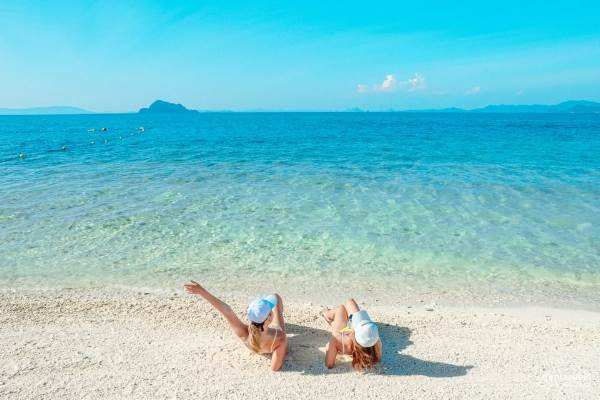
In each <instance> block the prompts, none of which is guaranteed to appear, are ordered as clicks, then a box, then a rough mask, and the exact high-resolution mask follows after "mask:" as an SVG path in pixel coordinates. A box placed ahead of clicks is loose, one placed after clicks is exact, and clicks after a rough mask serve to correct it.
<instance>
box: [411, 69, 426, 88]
mask: <svg viewBox="0 0 600 400" xmlns="http://www.w3.org/2000/svg"><path fill="white" fill-rule="evenodd" d="M407 83H408V91H409V92H414V91H415V90H421V89H424V88H425V78H424V77H423V75H421V74H419V73H415V75H414V76H413V77H412V78H410V79H409V80H408V81H407Z"/></svg>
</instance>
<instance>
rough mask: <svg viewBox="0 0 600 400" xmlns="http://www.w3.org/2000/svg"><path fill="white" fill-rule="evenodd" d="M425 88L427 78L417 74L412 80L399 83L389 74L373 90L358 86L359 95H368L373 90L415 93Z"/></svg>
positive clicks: (362, 84) (361, 84)
mask: <svg viewBox="0 0 600 400" xmlns="http://www.w3.org/2000/svg"><path fill="white" fill-rule="evenodd" d="M424 88H425V77H424V76H423V75H421V74H419V73H415V74H414V75H413V77H412V78H408V79H406V80H402V81H399V80H398V79H396V76H395V75H394V74H387V75H386V76H385V79H384V80H383V82H381V83H379V84H375V85H373V86H372V89H371V88H370V87H369V86H368V85H366V84H364V83H359V84H358V85H356V92H357V93H367V92H370V91H371V90H372V91H374V92H395V91H396V90H404V91H408V92H414V91H417V90H422V89H424Z"/></svg>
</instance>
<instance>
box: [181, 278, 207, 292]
mask: <svg viewBox="0 0 600 400" xmlns="http://www.w3.org/2000/svg"><path fill="white" fill-rule="evenodd" d="M183 287H184V288H185V291H186V292H188V293H190V294H199V295H201V294H202V293H204V292H205V290H204V288H203V287H202V286H200V284H199V283H198V282H196V281H190V283H186V284H185V285H183Z"/></svg>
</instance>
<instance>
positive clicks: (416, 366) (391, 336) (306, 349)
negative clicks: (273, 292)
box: [284, 323, 473, 378]
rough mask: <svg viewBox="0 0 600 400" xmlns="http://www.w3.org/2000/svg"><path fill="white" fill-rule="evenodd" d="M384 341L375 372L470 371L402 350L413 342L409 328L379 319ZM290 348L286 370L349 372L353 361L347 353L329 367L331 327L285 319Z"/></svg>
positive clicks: (450, 374)
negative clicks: (328, 354)
mask: <svg viewBox="0 0 600 400" xmlns="http://www.w3.org/2000/svg"><path fill="white" fill-rule="evenodd" d="M377 326H378V327H379V333H380V335H381V339H382V341H383V349H384V350H383V358H382V363H381V367H380V368H377V369H376V370H374V371H373V373H376V374H377V373H378V374H384V375H398V376H408V375H422V376H429V377H434V378H441V377H456V376H463V375H466V374H467V371H468V370H469V369H471V368H473V366H471V365H465V366H463V365H453V364H448V363H442V362H435V361H426V360H420V359H418V358H415V357H412V356H409V355H404V354H401V352H402V351H403V350H404V349H406V348H407V347H408V346H410V345H411V344H412V342H411V341H410V340H409V337H410V329H408V328H405V327H400V326H395V325H389V324H382V323H378V324H377ZM286 329H287V334H288V341H289V348H290V352H289V354H288V358H287V360H286V362H285V366H284V371H298V372H302V373H304V374H309V375H320V374H323V373H348V372H351V371H352V365H351V362H350V360H349V359H347V357H338V359H337V362H336V366H335V368H333V369H331V370H329V369H327V368H326V367H325V365H324V359H325V349H324V347H325V344H326V343H327V342H328V341H329V335H330V333H329V331H327V330H325V329H318V328H312V327H308V326H302V325H296V324H290V323H286Z"/></svg>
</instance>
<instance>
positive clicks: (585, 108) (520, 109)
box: [0, 100, 600, 115]
mask: <svg viewBox="0 0 600 400" xmlns="http://www.w3.org/2000/svg"><path fill="white" fill-rule="evenodd" d="M261 111H267V110H261ZM363 111H366V110H363V109H360V108H351V109H348V110H346V112H363ZM389 111H390V112H406V113H506V114H508V113H573V114H587V113H600V103H597V102H594V101H587V100H570V101H565V102H562V103H559V104H551V105H546V104H524V105H516V104H494V105H489V106H486V107H482V108H473V109H464V108H455V107H452V108H439V109H421V110H394V109H391V110H389ZM198 112H199V111H198V110H191V109H188V108H186V107H184V106H183V105H181V104H177V103H169V102H167V101H163V100H156V101H155V102H154V103H152V104H151V105H150V106H149V107H145V108H141V109H140V110H139V111H138V113H140V114H196V113H198ZM219 112H232V111H228V110H223V111H219ZM52 114H94V112H93V111H89V110H84V109H83V108H78V107H67V106H55V107H33V108H0V115H52Z"/></svg>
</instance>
